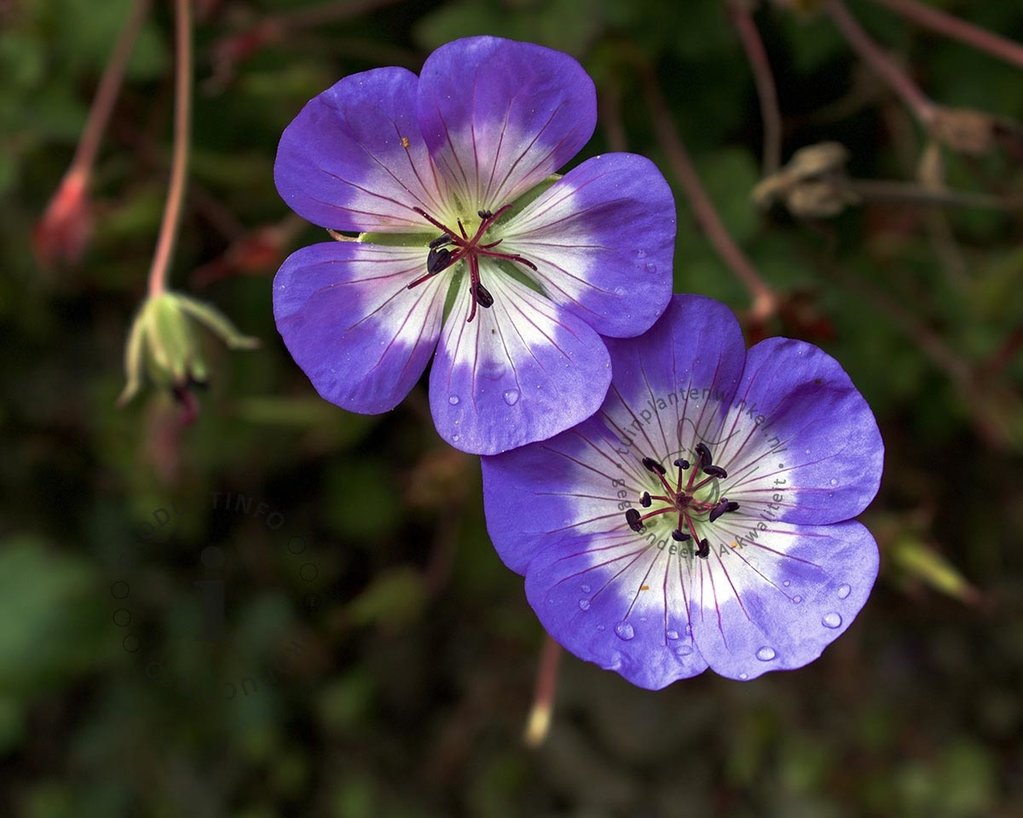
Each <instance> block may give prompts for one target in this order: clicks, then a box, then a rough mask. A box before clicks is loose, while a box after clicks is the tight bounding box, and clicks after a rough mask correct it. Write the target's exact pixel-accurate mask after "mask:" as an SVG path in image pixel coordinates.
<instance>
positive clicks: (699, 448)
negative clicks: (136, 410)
mask: <svg viewBox="0 0 1023 818" xmlns="http://www.w3.org/2000/svg"><path fill="white" fill-rule="evenodd" d="M696 454H697V455H699V457H700V468H701V469H703V470H704V471H707V466H709V465H710V464H711V463H713V462H714V460H713V458H712V457H711V456H710V449H708V448H707V446H706V444H704V443H697V444H696Z"/></svg>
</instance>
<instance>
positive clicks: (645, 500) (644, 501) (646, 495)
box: [639, 491, 653, 508]
mask: <svg viewBox="0 0 1023 818" xmlns="http://www.w3.org/2000/svg"><path fill="white" fill-rule="evenodd" d="M652 502H653V500H651V499H650V492H649V491H644V492H643V496H642V497H640V498H639V504H640V505H641V506H643V508H650V504H651V503H652Z"/></svg>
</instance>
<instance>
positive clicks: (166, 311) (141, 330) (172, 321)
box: [117, 292, 259, 406]
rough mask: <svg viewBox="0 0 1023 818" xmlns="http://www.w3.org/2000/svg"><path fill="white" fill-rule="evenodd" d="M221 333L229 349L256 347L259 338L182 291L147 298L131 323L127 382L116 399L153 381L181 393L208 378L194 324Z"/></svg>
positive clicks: (127, 398) (126, 399) (120, 402)
mask: <svg viewBox="0 0 1023 818" xmlns="http://www.w3.org/2000/svg"><path fill="white" fill-rule="evenodd" d="M197 323H198V324H201V325H202V326H204V327H206V329H208V330H210V331H211V332H213V333H214V334H215V335H216V336H217V337H219V338H220V339H221V340H222V341H223V342H224V343H225V344H227V346H228V348H230V349H255V348H256V347H258V346H259V341H258V340H257V339H256V338H250V337H248V336H246V335H242V334H241V333H240V332H238V330H237V329H236V328H235V326H234V324H232V323H231V321H230V320H228V318H227V317H226V316H225V315H224V314H223V313H221V312H220V311H219V310H216V309H214V308H213V307H211V306H209V305H208V304H203V303H202V302H200V301H196V300H195V299H193V298H189V297H188V296H185V295H181V294H180V293H169V292H165V293H161V294H159V295H155V296H151V297H149V298H147V299H146V301H145V302H144V303H143V305H142V309H140V310H139V313H138V315H137V316H135V321H134V323H133V324H132V327H131V332H130V333H129V335H128V344H127V346H126V347H125V353H124V368H125V374H126V377H127V380H128V382H127V383H126V384H125V387H124V390H123V391H122V392H121V395H120V397H119V398H118V399H117V403H118V405H119V406H124V405H125V404H127V403H128V402H129V401H130V400H131V399H132V398H133V397H134V396H135V394H136V393H137V392H138V391H139V389H141V388H142V385H143V383H150V384H153V385H154V386H156V387H158V388H161V389H168V390H171V391H173V392H175V394H177V395H178V396H179V397H180V396H181V395H182V394H183V390H187V388H188V387H189V386H192V385H195V384H204V383H206V378H207V369H206V362H205V360H204V359H203V357H202V348H201V346H200V344H199V340H198V336H197V334H196V324H197Z"/></svg>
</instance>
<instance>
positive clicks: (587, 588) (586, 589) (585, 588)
mask: <svg viewBox="0 0 1023 818" xmlns="http://www.w3.org/2000/svg"><path fill="white" fill-rule="evenodd" d="M579 590H580V591H582V592H583V593H584V594H588V593H589V592H590V586H589V585H580V586H579Z"/></svg>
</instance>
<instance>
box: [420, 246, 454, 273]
mask: <svg viewBox="0 0 1023 818" xmlns="http://www.w3.org/2000/svg"><path fill="white" fill-rule="evenodd" d="M450 264H451V251H450V250H448V249H447V248H446V247H439V248H438V247H434V248H432V249H431V250H430V254H429V255H428V256H427V257H426V270H427V272H428V273H430V275H436V274H437V273H439V272H440V271H441V270H443V269H445V268H446V267H447V266H448V265H450Z"/></svg>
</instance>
